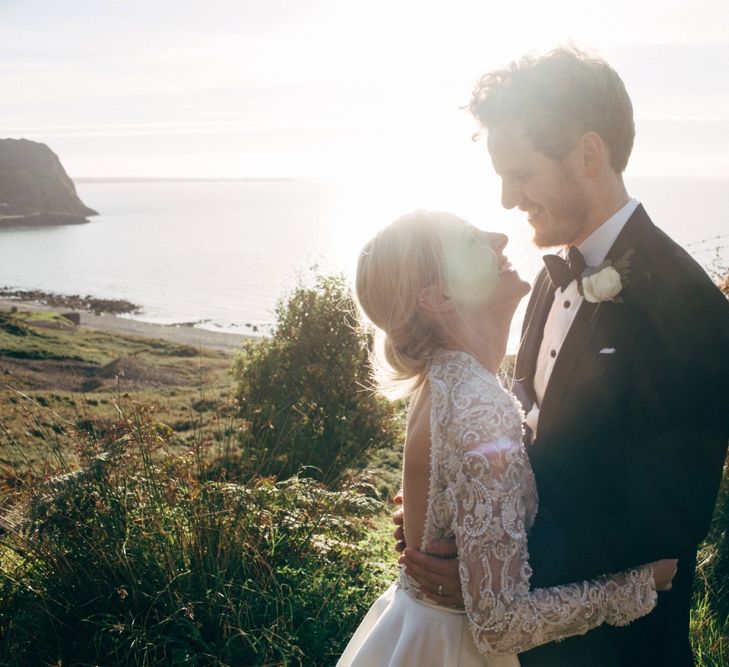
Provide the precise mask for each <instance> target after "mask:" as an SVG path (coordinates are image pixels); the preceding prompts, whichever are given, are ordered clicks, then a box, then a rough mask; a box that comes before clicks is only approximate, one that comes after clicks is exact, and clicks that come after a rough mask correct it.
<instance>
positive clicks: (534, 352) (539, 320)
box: [515, 269, 555, 403]
mask: <svg viewBox="0 0 729 667" xmlns="http://www.w3.org/2000/svg"><path fill="white" fill-rule="evenodd" d="M554 292H555V288H554V285H552V281H551V280H550V279H549V274H548V273H547V271H546V270H545V269H543V270H542V271H541V273H540V274H539V275H538V276H537V279H536V281H535V283H534V296H533V300H532V304H533V305H532V304H530V305H532V307H531V308H528V309H527V313H526V315H525V317H524V326H523V327H522V333H521V344H520V345H519V351H518V353H517V356H516V371H515V373H516V379H517V381H518V382H519V383H520V384H521V385H522V387H523V389H524V391H525V393H526V394H527V396H528V397H529V399H530V400H531V402H532V403H534V402H535V401H536V395H535V393H534V373H535V370H536V365H537V356H538V355H539V346H540V345H541V343H542V335H543V333H544V323H545V322H546V321H547V315H548V314H549V309H550V308H551V307H552V302H553V301H554Z"/></svg>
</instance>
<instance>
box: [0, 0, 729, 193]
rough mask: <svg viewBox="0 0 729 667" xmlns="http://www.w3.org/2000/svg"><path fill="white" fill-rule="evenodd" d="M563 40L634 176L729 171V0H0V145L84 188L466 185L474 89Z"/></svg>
mask: <svg viewBox="0 0 729 667" xmlns="http://www.w3.org/2000/svg"><path fill="white" fill-rule="evenodd" d="M569 39H571V40H573V41H574V42H575V43H576V44H577V45H579V46H582V47H587V48H589V49H591V50H593V51H595V52H597V53H599V54H601V55H603V56H604V57H605V58H607V60H608V61H609V62H610V63H611V64H612V65H613V66H614V67H615V68H616V69H617V70H618V71H619V72H620V74H621V75H622V77H623V79H624V80H625V82H626V85H627V87H628V91H629V92H630V93H631V95H632V98H633V103H634V107H635V112H636V119H637V128H638V139H637V141H636V147H635V151H634V154H633V158H632V161H631V165H630V171H629V173H631V174H633V175H677V176H685V175H714V176H722V175H723V176H729V3H727V2H726V0H695V1H694V2H691V3H690V4H687V3H686V2H685V0H655V1H654V0H641V1H639V2H636V0H612V1H611V2H600V3H593V2H586V1H585V0H552V1H550V2H544V0H536V1H535V0H524V1H521V2H509V1H507V0H502V2H501V3H496V2H486V1H485V0H474V1H472V2H459V1H458V0H451V1H450V2H448V3H446V2H441V3H432V2H428V1H427V0H419V1H418V2H397V1H396V0H367V1H366V2H365V1H362V2H360V1H353V0H289V1H286V0H123V1H122V0H64V1H63V2H59V1H58V0H0V90H1V91H2V97H3V104H2V107H1V108H0V136H8V137H27V138H31V139H35V140H38V141H43V142H46V143H48V144H49V145H50V146H51V148H52V149H53V150H55V151H56V152H57V153H58V154H59V156H60V157H61V159H62V161H63V163H64V165H65V166H66V169H67V171H68V172H69V173H70V174H71V175H72V176H75V177H79V176H87V177H88V176H148V177H156V176H173V177H269V176H293V177H323V178H333V177H335V178H338V177H344V178H352V177H354V178H355V179H357V180H359V181H360V182H361V181H362V180H372V181H373V183H374V182H383V181H390V180H392V179H405V180H407V179H410V180H412V181H416V180H420V181H421V182H424V183H431V182H433V183H434V182H436V181H439V182H441V183H442V182H444V181H447V180H454V179H458V180H461V179H466V180H469V179H473V181H474V182H477V181H478V179H480V178H483V177H485V176H486V174H487V172H488V170H489V169H490V167H489V165H488V161H487V159H486V156H485V152H484V151H485V147H484V146H483V145H481V144H475V145H474V144H473V143H472V142H471V141H470V135H471V133H472V132H473V130H474V129H475V126H474V124H473V121H472V120H471V119H470V117H469V116H468V114H467V113H466V112H464V111H461V110H459V106H460V105H463V104H465V103H467V101H468V99H469V94H470V90H471V87H472V85H473V83H474V81H475V80H476V79H477V78H478V76H479V75H480V74H481V73H483V72H484V71H487V70H489V69H491V68H493V67H497V66H501V65H504V64H506V63H508V62H509V61H510V60H513V59H516V58H518V57H519V56H520V55H522V54H523V53H524V52H526V51H529V50H536V51H544V50H546V49H548V48H551V47H553V46H555V45H557V44H558V43H564V42H566V41H567V40H569Z"/></svg>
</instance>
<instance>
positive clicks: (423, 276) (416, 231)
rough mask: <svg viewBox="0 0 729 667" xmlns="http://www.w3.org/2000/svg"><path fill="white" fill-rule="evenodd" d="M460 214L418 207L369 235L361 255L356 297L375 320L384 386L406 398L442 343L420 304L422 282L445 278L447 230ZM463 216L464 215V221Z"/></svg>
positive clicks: (377, 372)
mask: <svg viewBox="0 0 729 667" xmlns="http://www.w3.org/2000/svg"><path fill="white" fill-rule="evenodd" d="M456 220H457V221H461V220H460V218H457V217H456V216H454V215H452V214H449V213H434V212H429V211H422V210H419V211H415V212H414V213H409V214H406V215H403V216H402V217H400V218H398V219H397V220H395V222H393V223H391V224H390V225H388V226H387V227H385V228H384V229H382V230H381V231H380V232H379V233H378V234H377V235H376V236H375V237H374V238H373V239H372V240H370V241H369V242H368V243H367V244H366V245H365V247H364V248H363V249H362V252H361V253H360V256H359V261H358V263H357V274H356V283H355V292H356V300H357V303H358V304H359V307H360V310H361V311H362V313H363V314H364V316H365V317H366V319H367V320H369V322H371V323H372V324H373V325H374V326H375V345H374V347H373V350H372V353H371V355H370V359H371V363H372V369H373V376H374V379H375V382H376V383H377V386H378V389H379V391H380V392H381V393H382V394H384V395H385V396H388V397H390V398H402V397H405V396H409V395H410V394H412V393H413V392H414V391H416V390H417V389H418V388H419V387H420V386H421V385H422V384H423V382H424V381H425V379H426V376H427V373H428V368H429V366H430V362H431V360H432V358H433V354H434V352H435V351H436V349H437V348H438V347H439V346H440V340H441V337H440V335H439V327H438V326H437V323H436V322H434V321H433V320H432V319H430V318H429V317H427V316H426V315H425V314H424V313H423V311H422V310H421V309H420V308H419V307H418V300H419V297H420V295H421V292H422V290H423V288H425V287H429V286H435V287H436V288H442V286H443V284H444V277H445V275H444V271H445V270H444V252H443V236H442V233H443V230H444V228H445V226H446V225H452V224H453V222H454V221H456ZM461 222H462V221H461Z"/></svg>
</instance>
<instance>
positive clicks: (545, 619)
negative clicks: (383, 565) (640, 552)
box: [447, 440, 656, 655]
mask: <svg viewBox="0 0 729 667" xmlns="http://www.w3.org/2000/svg"><path fill="white" fill-rule="evenodd" d="M460 445H461V447H460V453H461V464H460V466H458V465H454V466H452V467H451V468H450V472H451V473H452V474H451V476H452V478H451V479H449V480H448V482H447V483H448V495H449V496H450V500H451V503H453V505H452V506H453V509H454V512H453V515H452V519H453V525H452V530H453V532H454V534H455V538H456V543H457V545H458V554H459V559H460V577H461V585H462V587H463V597H464V601H465V606H466V612H467V614H468V619H469V621H470V626H471V631H472V633H473V637H474V640H475V642H476V645H477V646H478V648H479V651H480V652H481V653H483V654H485V655H497V654H509V653H519V652H522V651H526V650H528V649H530V648H533V647H534V646H538V645H540V644H545V643H547V642H551V641H555V640H559V639H563V638H565V637H569V636H572V635H579V634H583V633H585V632H587V631H588V630H590V629H592V628H595V627H596V626H598V625H600V624H601V623H603V622H607V623H611V624H613V625H625V624H628V623H630V622H631V621H633V620H635V619H636V618H639V617H640V616H643V615H645V614H647V613H648V612H649V611H651V610H652V609H653V607H654V606H655V602H656V592H655V584H654V581H653V573H652V570H651V568H650V566H643V567H639V568H636V569H634V570H630V571H628V572H623V573H621V574H618V575H613V576H610V577H604V578H601V579H598V580H594V581H583V582H581V583H573V584H569V585H564V586H556V587H553V588H541V589H537V590H533V591H530V590H529V579H530V576H531V569H530V567H529V563H528V552H527V535H526V527H525V510H524V493H525V492H524V489H525V488H528V483H529V482H531V475H532V473H531V468H530V467H529V461H528V459H527V456H526V453H525V452H524V450H523V447H522V446H521V444H520V443H519V444H517V443H514V442H513V441H511V442H510V441H508V440H500V441H497V442H492V443H489V444H483V443H480V444H477V443H473V442H472V441H471V442H468V441H466V440H461V442H460ZM454 449H456V450H457V449H459V448H458V447H456V448H454ZM451 451H452V452H453V453H455V451H453V450H451Z"/></svg>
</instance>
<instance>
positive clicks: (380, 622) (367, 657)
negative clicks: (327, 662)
mask: <svg viewBox="0 0 729 667" xmlns="http://www.w3.org/2000/svg"><path fill="white" fill-rule="evenodd" d="M428 382H429V385H430V391H431V405H432V407H431V415H430V429H431V450H430V490H429V497H428V506H427V513H426V520H425V532H424V536H423V541H422V544H421V549H422V550H424V549H425V545H427V544H428V543H429V542H431V541H433V540H435V539H438V538H443V537H455V540H456V545H457V547H458V558H459V572H460V579H461V586H462V589H463V598H464V603H465V609H463V610H460V609H450V608H445V607H440V606H438V605H436V604H434V603H431V602H429V601H428V600H427V599H426V598H424V597H423V595H422V594H421V591H420V589H419V587H418V584H417V583H416V582H415V581H414V580H412V579H411V578H410V577H409V576H408V575H407V573H406V572H405V570H404V569H401V571H400V575H399V578H398V580H397V581H396V582H395V583H394V584H393V585H392V586H391V587H390V588H389V589H388V590H387V591H386V592H385V593H384V594H383V595H382V596H380V598H379V599H378V600H377V601H376V602H375V603H374V605H373V606H372V607H371V608H370V610H369V612H368V613H367V615H366V616H365V618H364V620H363V621H362V623H361V624H360V626H359V627H358V628H357V630H356V632H355V634H354V635H353V637H352V639H351V640H350V642H349V644H348V645H347V648H346V649H345V651H344V653H343V654H342V656H341V658H340V659H339V662H338V663H337V665H338V667H350V666H352V667H406V666H410V665H414V666H416V667H431V666H433V667H436V666H439V667H440V666H448V667H455V666H460V667H471V666H473V667H477V666H478V667H484V666H486V667H518V665H519V660H518V658H517V655H516V654H517V653H519V652H522V651H526V650H528V649H530V648H533V647H534V646H538V645H540V644H544V643H547V642H551V641H555V640H559V639H563V638H565V637H569V636H572V635H578V634H583V633H585V632H587V631H588V630H590V629H592V628H595V627H597V626H598V625H600V624H601V623H603V622H605V623H610V624H612V625H626V624H628V623H630V622H631V621H633V620H635V619H636V618H639V617H640V616H643V615H645V614H647V613H648V612H649V611H651V610H652V609H653V607H654V606H655V603H656V591H655V584H654V580H653V572H652V570H651V567H650V566H648V565H645V566H642V567H638V568H636V569H633V570H630V571H628V572H623V573H620V574H617V575H612V576H609V577H608V576H605V577H601V578H599V579H596V580H593V581H583V582H579V583H572V584H568V585H564V586H556V587H553V588H541V589H536V590H532V591H530V590H529V579H530V576H531V569H530V567H529V563H528V552H527V531H528V530H529V528H530V527H531V525H532V523H533V521H534V516H535V514H536V512H537V492H536V486H535V483H534V476H533V474H532V470H531V467H530V465H529V459H528V458H527V455H526V452H525V450H524V448H523V446H522V444H521V440H522V419H523V415H522V412H521V408H520V406H519V404H518V402H517V401H516V399H515V398H514V397H513V396H512V395H511V394H509V393H507V392H506V391H505V390H504V388H503V387H502V386H501V383H500V381H499V379H498V377H497V376H495V375H494V374H493V373H490V372H488V371H487V370H486V369H484V368H483V367H482V366H481V365H480V364H479V363H478V362H477V361H476V360H475V359H474V358H473V357H471V356H470V355H468V354H467V353H465V352H459V351H450V350H449V351H446V350H442V351H440V352H439V353H438V354H437V355H436V357H435V359H434V361H433V363H432V365H431V368H430V371H429V373H428Z"/></svg>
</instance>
